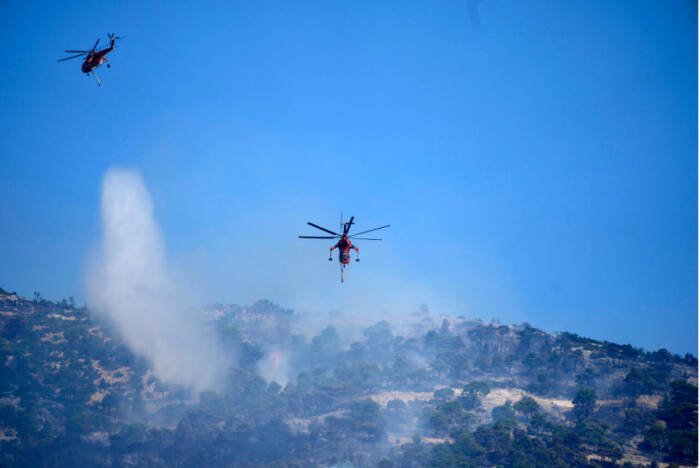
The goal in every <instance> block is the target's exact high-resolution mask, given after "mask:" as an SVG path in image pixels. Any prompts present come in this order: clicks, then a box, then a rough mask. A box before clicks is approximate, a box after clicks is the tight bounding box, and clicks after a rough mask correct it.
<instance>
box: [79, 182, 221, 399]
mask: <svg viewBox="0 0 700 468" xmlns="http://www.w3.org/2000/svg"><path fill="white" fill-rule="evenodd" d="M101 211H102V242H101V247H100V251H99V254H98V255H97V258H96V259H94V262H93V264H92V266H91V268H89V276H88V278H87V282H86V283H87V297H88V301H89V303H90V305H91V306H92V307H93V308H94V309H95V310H96V311H97V312H98V313H100V314H104V315H106V316H107V317H108V318H109V319H110V320H111V322H113V323H114V324H115V326H116V327H117V329H118V331H119V332H120V333H121V335H122V336H123V338H124V340H125V342H126V343H127V344H128V345H129V347H130V348H131V349H132V351H134V352H135V353H136V354H138V355H140V356H143V357H144V358H146V359H147V360H148V361H149V362H150V364H151V366H152V368H153V371H154V372H155V374H156V376H157V377H158V378H160V379H161V380H162V381H164V382H168V383H171V384H176V385H184V386H186V387H189V388H190V389H192V390H195V391H197V392H198V391H201V390H204V389H209V388H216V387H218V386H219V384H220V379H221V377H222V376H223V375H224V372H225V370H226V368H227V365H228V364H229V363H228V362H227V359H226V358H225V356H224V354H223V353H222V349H221V348H220V347H219V345H218V342H217V341H216V339H215V337H213V336H211V334H210V333H209V332H208V331H207V329H206V328H205V326H204V324H203V322H202V321H201V317H198V316H197V315H195V314H196V312H194V311H192V310H191V309H189V310H188V308H187V307H186V306H185V304H186V300H185V297H186V295H185V294H184V293H183V287H182V285H181V284H176V283H177V282H176V281H175V280H174V274H173V273H172V271H169V269H168V266H167V264H166V261H165V247H164V242H163V237H162V235H161V232H160V229H159V226H158V223H157V222H156V220H155V218H154V215H153V202H152V200H151V197H150V194H149V193H148V190H147V188H146V186H145V184H144V182H143V179H142V178H141V176H140V175H139V173H138V172H136V171H133V170H126V169H110V170H109V171H107V173H106V174H105V176H104V179H103V181H102V199H101Z"/></svg>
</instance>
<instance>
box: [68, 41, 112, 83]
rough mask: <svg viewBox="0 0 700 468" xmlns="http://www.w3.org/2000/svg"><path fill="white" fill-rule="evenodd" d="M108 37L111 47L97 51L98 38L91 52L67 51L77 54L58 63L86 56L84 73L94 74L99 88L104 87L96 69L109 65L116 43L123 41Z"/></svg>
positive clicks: (83, 67)
mask: <svg viewBox="0 0 700 468" xmlns="http://www.w3.org/2000/svg"><path fill="white" fill-rule="evenodd" d="M107 37H109V47H107V48H106V49H102V50H97V44H98V43H99V42H100V39H99V38H97V40H96V41H95V45H94V46H92V49H90V50H67V51H66V52H67V53H69V54H77V55H73V56H70V57H66V58H62V59H60V60H57V62H63V61H65V60H70V59H74V58H78V57H82V56H83V55H85V56H86V57H85V60H83V66H82V70H83V73H85V74H86V75H89V74H90V73H92V74H93V76H94V77H95V80H96V81H97V86H102V83H101V82H100V78H99V77H98V76H97V73H95V68H97V67H99V66H100V65H102V64H103V63H107V57H105V55H107V54H108V53H110V52H112V51H113V50H114V43H115V42H116V41H118V40H119V39H123V38H122V37H120V36H115V35H114V34H107ZM107 68H109V63H107Z"/></svg>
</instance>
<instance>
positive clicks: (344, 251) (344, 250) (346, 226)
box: [299, 215, 390, 283]
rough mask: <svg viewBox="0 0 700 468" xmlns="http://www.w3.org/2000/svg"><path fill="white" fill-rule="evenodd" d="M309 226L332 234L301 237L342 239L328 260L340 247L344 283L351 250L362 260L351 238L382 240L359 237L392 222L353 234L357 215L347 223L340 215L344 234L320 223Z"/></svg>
mask: <svg viewBox="0 0 700 468" xmlns="http://www.w3.org/2000/svg"><path fill="white" fill-rule="evenodd" d="M306 224H308V225H309V226H313V227H315V228H316V229H320V230H321V231H324V232H327V233H328V234H332V235H330V236H299V238H300V239H340V240H339V241H338V242H337V243H336V244H335V245H333V246H332V247H331V250H330V253H329V254H328V261H329V262H331V261H333V250H335V249H338V262H339V263H340V282H341V283H343V282H344V281H345V279H344V277H343V272H344V271H345V267H346V266H347V265H348V264H349V263H350V250H351V249H352V250H354V251H355V253H356V257H355V261H356V262H359V261H360V249H358V248H357V247H356V246H355V245H353V243H352V242H351V241H350V239H354V240H358V239H359V240H372V241H380V240H381V239H377V238H371V237H357V236H359V235H360V234H366V233H368V232H372V231H378V230H379V229H384V228H388V227H389V226H390V224H387V225H386V226H380V227H377V228H374V229H368V230H366V231H361V232H357V233H355V234H353V235H350V228H351V227H352V225H353V224H355V217H354V216H351V217H350V221H348V222H347V223H344V222H343V215H340V230H341V232H342V234H338V233H337V232H334V231H331V230H330V229H326V228H324V227H321V226H319V225H318V224H314V223H311V222H308V223H306Z"/></svg>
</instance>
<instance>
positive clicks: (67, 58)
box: [56, 52, 85, 62]
mask: <svg viewBox="0 0 700 468" xmlns="http://www.w3.org/2000/svg"><path fill="white" fill-rule="evenodd" d="M83 55H85V52H83V53H82V54H78V55H73V56H71V57H66V58H62V59H60V60H56V61H57V62H64V61H66V60H70V59H74V58H78V57H82V56H83Z"/></svg>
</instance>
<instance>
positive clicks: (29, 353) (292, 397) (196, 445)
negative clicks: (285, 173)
mask: <svg viewBox="0 0 700 468" xmlns="http://www.w3.org/2000/svg"><path fill="white" fill-rule="evenodd" d="M190 313H191V314H192V316H193V317H196V318H197V321H198V323H200V324H201V325H202V327H203V329H205V330H207V331H208V332H210V333H211V335H210V336H212V337H213V339H215V340H216V342H217V345H219V346H220V347H221V350H222V351H223V353H225V354H227V355H228V356H229V357H230V363H231V365H230V366H229V367H228V368H227V369H226V370H225V371H223V374H222V375H221V381H222V382H223V384H222V385H221V386H220V387H218V388H215V389H206V390H201V389H199V390H198V389H197V385H196V384H184V385H183V384H182V383H181V382H189V380H188V379H189V377H187V376H183V378H182V379H181V380H180V383H177V382H175V383H173V382H168V381H163V380H162V379H160V378H158V374H157V373H156V372H154V368H153V363H154V362H155V361H154V359H158V357H157V355H155V354H151V355H149V354H146V355H143V356H142V355H140V354H135V353H134V352H133V351H132V350H131V349H130V348H129V345H128V343H126V342H124V341H123V340H122V338H121V332H120V331H119V327H115V326H114V325H115V324H114V323H110V322H109V321H106V319H105V318H104V317H101V316H100V315H95V314H94V313H92V312H91V311H89V310H87V309H84V308H75V307H74V306H73V305H72V304H71V303H70V301H66V300H64V301H62V302H60V303H54V302H51V301H47V300H45V299H42V298H41V297H40V296H38V297H36V298H35V299H34V300H28V299H24V298H21V297H18V296H17V295H15V294H9V293H7V292H5V291H2V292H1V293H0V332H1V334H0V336H1V338H0V353H1V355H0V362H2V363H3V365H2V368H1V369H2V375H1V376H0V377H1V378H0V382H1V385H2V388H0V447H1V449H2V450H1V453H2V463H4V464H9V465H18V464H31V465H36V464H48V465H52V466H55V465H62V466H66V465H114V464H146V465H167V466H186V465H191V464H196V465H209V466H214V465H219V466H220V465H231V464H234V465H245V464H249V463H262V464H265V465H271V464H276V465H278V466H298V465H311V466H331V465H338V464H343V463H346V464H352V466H377V465H380V466H454V465H455V464H459V463H466V464H469V465H472V466H492V465H499V464H500V465H506V466H511V465H515V464H519V465H521V466H557V465H558V466H608V465H610V466H612V464H614V463H622V462H625V463H628V464H631V465H632V466H646V465H648V464H650V463H651V462H652V461H654V460H656V461H659V462H664V461H665V462H676V463H681V464H686V465H694V463H696V460H697V376H698V373H697V371H698V367H697V366H698V362H697V359H696V358H695V357H694V356H691V355H686V356H684V357H681V356H676V355H673V354H671V353H669V352H668V351H666V350H658V351H653V352H649V351H642V350H640V349H636V348H634V347H632V346H629V345H618V344H614V343H608V342H600V341H595V340H591V339H587V338H582V337H579V336H577V335H574V334H570V333H561V334H558V335H552V334H548V333H545V332H542V331H540V330H538V329H536V328H533V327H531V326H530V325H528V324H520V325H506V324H498V323H484V322H481V321H477V320H469V319H468V318H463V317H461V318H460V317H446V316H442V315H440V314H439V313H432V312H430V311H429V310H428V309H427V308H425V307H424V308H422V309H420V310H417V311H415V310H414V311H405V312H404V316H405V320H404V321H402V323H393V324H392V323H388V322H386V321H379V322H377V323H375V324H374V325H372V326H369V327H366V328H364V329H361V330H360V331H359V332H358V329H357V326H356V324H355V323H353V321H352V319H351V318H349V317H344V316H342V315H339V314H337V313H335V314H329V315H328V316H326V317H322V318H321V320H323V321H324V322H325V324H324V325H323V327H322V328H321V329H320V331H319V332H318V333H314V334H311V335H305V334H304V333H303V329H304V328H305V325H304V320H305V318H304V317H302V316H299V315H298V314H296V313H295V312H294V311H292V310H288V309H283V308H280V307H278V306H276V305H274V304H272V303H270V302H267V301H261V302H257V303H255V304H252V305H250V306H235V305H222V304H215V305H210V306H207V307H205V308H202V309H197V310H190ZM181 371H182V372H183V373H187V372H190V369H189V368H188V366H187V365H183V366H182V368H181ZM348 466H350V465H348ZM628 466H629V465H628Z"/></svg>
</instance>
